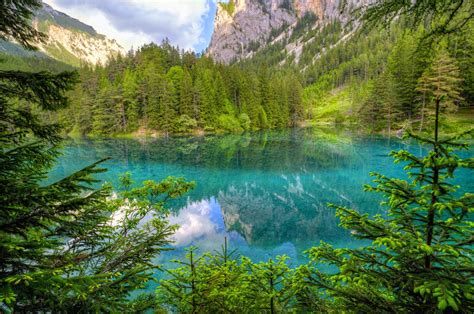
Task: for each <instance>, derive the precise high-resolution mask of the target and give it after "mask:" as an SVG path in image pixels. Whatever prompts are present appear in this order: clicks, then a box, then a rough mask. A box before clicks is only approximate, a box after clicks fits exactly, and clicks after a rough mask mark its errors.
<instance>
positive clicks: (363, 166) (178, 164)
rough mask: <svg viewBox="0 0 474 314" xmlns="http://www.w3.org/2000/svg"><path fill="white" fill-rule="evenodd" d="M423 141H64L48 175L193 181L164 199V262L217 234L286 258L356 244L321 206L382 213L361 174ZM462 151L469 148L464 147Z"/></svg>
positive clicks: (384, 169)
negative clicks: (169, 236) (86, 171)
mask: <svg viewBox="0 0 474 314" xmlns="http://www.w3.org/2000/svg"><path fill="white" fill-rule="evenodd" d="M399 149H408V150H410V151H412V152H414V153H416V154H421V153H422V152H423V148H422V147H420V146H419V145H417V144H413V143H412V144H410V143H407V142H401V141H398V140H394V139H387V138H380V137H377V138H360V137H352V136H351V135H350V134H348V133H338V134H336V133H332V132H328V131H326V132H323V131H321V130H316V129H293V130H285V131H272V132H262V133H251V134H244V135H225V136H207V137H187V138H169V139H147V140H129V139H127V140H125V139H124V140H118V139H113V140H79V141H70V142H67V143H66V145H65V148H64V155H63V156H62V157H61V158H60V160H59V162H58V164H57V166H56V167H55V169H54V170H53V172H52V173H51V177H50V180H57V179H60V178H62V177H64V176H66V175H68V174H70V173H72V172H73V171H75V170H78V169H81V168H82V167H84V166H87V165H89V164H91V163H93V162H95V161H97V160H99V159H102V158H104V157H110V158H111V159H110V160H109V161H107V162H106V163H104V166H105V167H106V168H108V169H109V171H108V172H107V173H104V174H101V175H100V176H99V178H100V179H102V180H105V181H108V182H112V183H115V184H116V183H117V181H118V180H117V178H118V175H119V174H121V173H123V172H125V171H131V172H132V173H133V178H134V180H135V181H143V180H147V179H153V180H157V181H159V180H161V179H163V178H165V177H167V176H182V177H185V178H186V179H187V180H190V181H196V183H197V187H196V188H195V189H194V190H193V191H191V192H190V193H188V194H187V195H186V197H185V198H183V199H181V200H179V201H177V202H175V203H173V204H172V206H173V212H174V214H173V216H172V217H171V218H170V220H171V223H176V224H179V225H180V226H181V227H180V229H179V230H178V232H177V233H176V235H175V239H174V240H175V243H174V244H173V246H174V248H175V250H173V251H170V252H167V253H166V254H164V255H162V256H160V257H159V258H158V261H159V262H160V263H163V264H165V265H166V264H168V263H169V261H170V260H171V259H174V258H179V257H182V256H183V255H184V249H185V248H186V247H188V246H190V245H196V246H198V247H199V248H200V250H201V251H203V252H204V251H210V250H214V249H219V248H220V245H221V244H222V243H223V241H224V237H225V236H227V238H228V239H229V243H230V246H231V247H232V248H237V249H238V252H239V253H240V254H243V255H246V256H249V257H251V258H252V259H253V260H254V261H261V260H266V259H268V258H269V257H273V256H276V255H281V254H286V255H288V256H290V257H291V260H292V263H293V264H299V263H301V262H303V261H304V260H305V258H304V255H303V254H302V252H303V251H304V250H305V249H308V248H309V247H311V246H314V245H317V244H318V243H319V241H321V240H323V241H326V242H329V243H331V244H333V245H335V246H357V245H359V244H360V243H358V242H356V240H354V239H352V238H351V237H350V232H348V231H346V230H343V229H341V228H340V227H338V220H337V218H336V217H335V216H334V210H333V209H331V208H329V207H328V206H327V204H328V203H334V204H340V205H346V206H350V207H353V208H357V209H359V210H361V211H363V212H367V213H370V214H376V213H382V214H383V209H382V208H380V207H379V206H378V201H380V198H379V197H378V196H377V195H375V194H372V193H364V192H363V187H362V186H363V184H365V183H370V180H371V178H370V176H369V172H371V171H376V172H381V173H383V174H385V175H388V176H397V177H402V176H404V173H403V171H402V166H400V165H394V164H393V163H392V158H390V157H388V153H389V152H390V151H392V150H399ZM461 155H463V156H464V157H466V156H468V155H472V150H471V151H470V152H463V153H462V154H461ZM456 183H459V184H461V185H462V186H463V191H471V192H472V191H474V180H472V179H471V177H470V176H469V174H468V173H467V172H460V173H458V176H457V179H456Z"/></svg>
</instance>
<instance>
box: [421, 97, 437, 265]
mask: <svg viewBox="0 0 474 314" xmlns="http://www.w3.org/2000/svg"><path fill="white" fill-rule="evenodd" d="M440 101H441V100H440V98H439V97H438V98H437V99H436V113H435V130H434V136H435V140H434V144H433V148H434V153H435V154H434V157H433V159H434V161H436V159H438V158H439V151H438V132H439V110H440V108H439V106H440ZM437 191H439V168H438V166H436V164H435V165H434V166H433V183H432V192H431V206H430V209H429V212H428V223H427V225H426V244H427V245H429V246H431V243H432V241H433V231H434V230H433V229H434V218H435V205H436V203H437V202H438V196H437V195H436V192H437ZM425 268H431V257H430V256H429V255H426V256H425Z"/></svg>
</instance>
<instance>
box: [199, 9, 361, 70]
mask: <svg viewBox="0 0 474 314" xmlns="http://www.w3.org/2000/svg"><path fill="white" fill-rule="evenodd" d="M368 1H370V0H349V1H348V3H349V6H352V5H358V4H360V3H366V2H368ZM340 2H341V0H230V1H229V2H228V3H225V4H223V3H219V4H218V7H217V13H216V16H215V21H214V33H213V36H212V39H211V43H210V45H209V48H208V51H207V52H208V55H210V56H211V57H212V58H213V59H214V60H216V61H218V62H223V63H231V62H233V61H236V60H240V59H245V58H249V57H251V56H252V55H253V53H254V52H255V51H257V50H259V49H261V48H262V47H265V46H266V45H268V44H271V43H272V42H274V41H275V40H276V41H281V40H284V39H287V40H288V38H289V37H290V36H291V33H292V30H293V29H294V28H295V27H296V26H297V25H298V22H300V21H302V20H304V18H306V17H307V15H308V13H309V14H310V15H312V19H310V23H312V24H313V27H323V26H324V25H325V24H326V23H327V22H329V21H331V20H334V19H339V20H341V21H347V20H348V17H349V16H348V14H349V13H348V12H349V10H347V9H346V10H342V8H341V3H340ZM346 8H347V6H346ZM297 39H298V38H296V40H295V38H293V40H294V42H288V49H289V50H292V49H293V50H294V49H295V47H298V46H301V42H298V40H297ZM296 50H298V49H296Z"/></svg>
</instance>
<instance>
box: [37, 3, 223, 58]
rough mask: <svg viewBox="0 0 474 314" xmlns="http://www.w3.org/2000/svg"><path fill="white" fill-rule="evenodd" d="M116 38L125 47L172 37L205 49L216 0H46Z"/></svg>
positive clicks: (180, 43)
mask: <svg viewBox="0 0 474 314" xmlns="http://www.w3.org/2000/svg"><path fill="white" fill-rule="evenodd" d="M43 1H44V2H46V3H47V4H49V5H51V6H52V7H53V8H54V9H56V10H58V11H61V12H64V13H66V14H68V15H70V16H72V17H74V18H76V19H79V20H80V21H81V22H83V23H86V24H88V25H90V26H92V27H94V29H95V30H96V31H97V32H98V33H101V34H104V35H106V36H107V37H109V38H111V39H116V40H117V41H118V43H119V44H121V45H122V46H123V47H124V48H125V49H126V50H129V49H130V48H132V47H133V48H138V47H140V46H142V45H143V44H146V43H150V42H152V41H153V42H156V43H160V42H161V41H162V40H163V39H164V38H169V39H170V42H171V43H172V44H173V45H177V46H179V47H180V48H182V49H186V50H188V49H191V50H194V51H195V52H202V51H203V50H204V49H206V48H207V46H208V44H209V41H210V39H211V35H212V31H213V23H214V14H215V11H216V1H217V0H43Z"/></svg>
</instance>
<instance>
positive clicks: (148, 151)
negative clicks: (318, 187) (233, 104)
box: [68, 129, 354, 171]
mask: <svg viewBox="0 0 474 314" xmlns="http://www.w3.org/2000/svg"><path fill="white" fill-rule="evenodd" d="M68 146H69V147H76V148H77V149H78V150H79V151H78V153H79V154H86V153H87V154H88V157H89V158H91V157H95V158H97V159H100V158H103V157H111V158H112V159H113V160H115V161H120V162H122V163H123V164H125V165H127V164H129V163H130V162H153V163H155V162H156V163H171V164H176V163H177V164H181V165H187V166H199V167H206V168H219V169H248V170H254V169H258V170H266V171H278V170H280V171H299V170H301V169H306V168H328V167H331V168H332V167H340V166H344V165H345V164H347V163H350V162H351V155H352V154H353V153H354V152H353V149H352V147H351V142H350V141H349V140H347V139H346V141H341V139H339V140H337V139H336V138H333V137H330V141H328V139H327V138H326V137H324V138H322V137H315V135H314V132H313V131H311V129H292V130H284V131H267V132H256V133H247V134H242V135H235V134H234V135H221V136H217V135H216V136H203V137H175V138H163V139H144V140H94V141H87V140H80V141H72V142H70V143H68ZM81 150H82V151H81Z"/></svg>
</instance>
